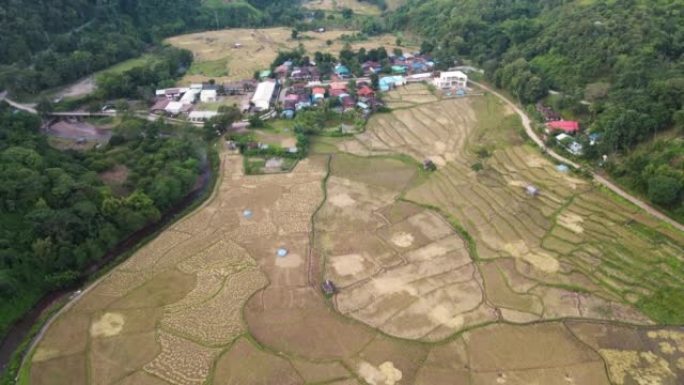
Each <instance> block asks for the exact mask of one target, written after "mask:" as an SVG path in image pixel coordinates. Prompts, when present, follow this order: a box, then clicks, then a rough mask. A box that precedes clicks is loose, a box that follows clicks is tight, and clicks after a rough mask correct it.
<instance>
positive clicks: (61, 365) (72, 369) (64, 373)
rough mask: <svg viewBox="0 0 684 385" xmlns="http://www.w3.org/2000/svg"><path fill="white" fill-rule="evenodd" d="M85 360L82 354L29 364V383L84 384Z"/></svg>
mask: <svg viewBox="0 0 684 385" xmlns="http://www.w3.org/2000/svg"><path fill="white" fill-rule="evenodd" d="M87 383H88V381H87V374H86V361H85V357H84V355H83V354H75V355H71V356H64V357H60V358H55V359H53V360H49V361H43V362H35V363H33V364H32V365H31V384H36V385H86V384H87Z"/></svg>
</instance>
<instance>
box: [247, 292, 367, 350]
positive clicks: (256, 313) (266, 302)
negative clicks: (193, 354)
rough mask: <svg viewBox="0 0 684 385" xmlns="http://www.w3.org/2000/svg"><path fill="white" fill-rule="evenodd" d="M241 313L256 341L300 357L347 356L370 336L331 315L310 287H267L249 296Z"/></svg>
mask: <svg viewBox="0 0 684 385" xmlns="http://www.w3.org/2000/svg"><path fill="white" fill-rule="evenodd" d="M244 313H245V320H246V321H247V324H248V325H249V330H250V332H251V333H252V335H253V336H254V337H255V338H256V340H257V341H259V342H260V343H261V344H264V345H266V346H270V347H272V348H273V349H276V350H277V351H281V352H285V353H292V354H295V355H297V356H300V357H303V358H317V359H337V358H341V357H349V356H351V355H353V354H354V353H356V352H357V351H359V350H361V348H362V347H363V346H364V345H366V344H367V343H368V341H370V339H371V338H372V336H373V332H372V331H371V330H370V329H368V328H363V327H359V325H358V324H357V323H355V322H352V321H349V320H345V319H344V318H343V317H340V316H339V315H337V314H335V313H334V312H333V310H331V309H329V308H328V307H326V306H325V305H324V303H323V301H322V300H321V297H320V296H319V294H318V293H316V292H314V291H313V290H312V289H311V288H306V289H294V288H293V289H284V288H267V289H266V290H264V291H263V292H261V293H259V294H258V295H256V296H254V297H252V299H251V300H250V301H249V302H248V303H247V306H246V307H245V310H244ZM322 325H324V327H323V326H322Z"/></svg>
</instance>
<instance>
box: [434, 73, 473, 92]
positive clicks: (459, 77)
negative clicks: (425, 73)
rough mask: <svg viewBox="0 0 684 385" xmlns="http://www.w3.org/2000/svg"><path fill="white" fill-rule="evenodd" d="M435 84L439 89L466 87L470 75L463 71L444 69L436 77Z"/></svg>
mask: <svg viewBox="0 0 684 385" xmlns="http://www.w3.org/2000/svg"><path fill="white" fill-rule="evenodd" d="M434 83H435V86H436V87H437V88H439V89H442V90H446V89H453V88H466V86H467V85H468V75H466V74H464V73H463V72H461V71H444V72H441V73H440V74H439V77H438V78H435V79H434Z"/></svg>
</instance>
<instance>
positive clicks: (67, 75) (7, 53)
mask: <svg viewBox="0 0 684 385" xmlns="http://www.w3.org/2000/svg"><path fill="white" fill-rule="evenodd" d="M291 4H292V1H286V0H269V1H264V0H241V1H232V2H227V1H220V0H211V1H208V0H204V1H203V0H101V1H94V0H0V88H9V89H12V90H15V91H21V92H26V93H35V92H38V91H39V90H42V89H45V88H49V87H54V86H57V85H61V84H64V83H67V82H70V81H73V80H75V79H78V78H80V77H82V76H84V75H87V74H89V73H92V72H94V71H96V70H99V69H103V68H106V67H108V66H110V65H112V64H114V63H118V62H120V61H122V60H125V59H128V58H130V57H133V56H136V55H138V54H140V52H141V51H142V50H144V49H145V47H146V46H147V45H149V44H152V43H155V42H158V41H159V40H160V39H161V38H163V37H166V36H169V35H172V34H176V33H181V32H186V31H190V30H200V29H213V28H225V27H237V26H260V25H268V24H273V23H276V22H286V21H288V20H294V19H295V18H296V17H297V13H296V12H297V11H296V7H292V6H291Z"/></svg>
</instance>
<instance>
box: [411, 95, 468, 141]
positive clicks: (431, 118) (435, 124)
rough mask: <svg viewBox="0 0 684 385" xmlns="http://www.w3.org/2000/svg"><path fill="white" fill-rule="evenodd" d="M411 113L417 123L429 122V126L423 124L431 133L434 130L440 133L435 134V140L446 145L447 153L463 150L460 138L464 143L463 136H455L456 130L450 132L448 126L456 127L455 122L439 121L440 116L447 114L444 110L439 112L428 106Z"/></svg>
mask: <svg viewBox="0 0 684 385" xmlns="http://www.w3.org/2000/svg"><path fill="white" fill-rule="evenodd" d="M411 112H412V114H413V116H414V119H415V120H416V121H418V122H421V123H422V122H428V123H427V124H425V123H423V124H424V126H425V127H426V129H427V130H429V131H430V132H433V130H438V131H439V132H437V133H435V140H437V141H442V142H443V143H444V149H445V151H448V150H452V149H456V148H461V146H460V144H461V143H459V138H460V139H461V140H460V142H462V141H463V137H462V136H461V135H457V134H455V133H454V130H449V129H448V128H447V126H448V125H454V124H455V122H454V121H453V120H451V119H449V120H448V121H447V122H442V121H440V119H439V117H440V116H441V115H440V114H443V113H445V110H444V109H440V111H439V112H437V111H434V110H433V109H430V108H429V107H428V106H426V107H421V108H416V109H413V110H411ZM418 115H420V116H418Z"/></svg>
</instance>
